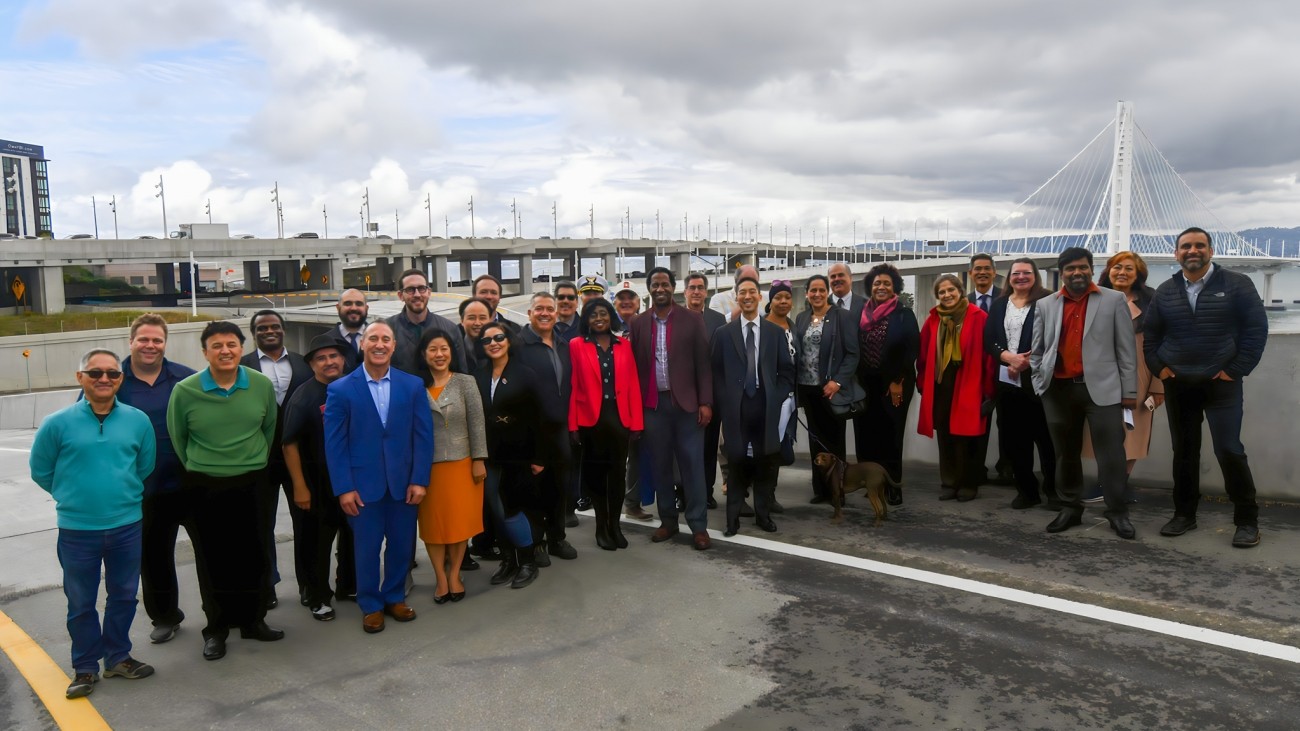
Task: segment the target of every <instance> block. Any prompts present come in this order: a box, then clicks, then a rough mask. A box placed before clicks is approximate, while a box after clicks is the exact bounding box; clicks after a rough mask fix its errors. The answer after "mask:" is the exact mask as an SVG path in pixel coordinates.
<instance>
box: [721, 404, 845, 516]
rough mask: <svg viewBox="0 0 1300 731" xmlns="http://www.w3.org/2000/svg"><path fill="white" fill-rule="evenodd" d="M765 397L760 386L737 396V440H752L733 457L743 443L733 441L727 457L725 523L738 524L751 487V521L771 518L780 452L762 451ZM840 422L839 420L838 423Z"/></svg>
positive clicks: (747, 441) (765, 407) (765, 421)
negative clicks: (749, 452) (743, 454)
mask: <svg viewBox="0 0 1300 731" xmlns="http://www.w3.org/2000/svg"><path fill="white" fill-rule="evenodd" d="M766 409H767V399H766V398H765V396H764V394H763V389H759V390H758V392H757V393H756V394H755V395H753V396H746V395H742V396H741V397H740V422H741V429H740V433H741V435H742V436H741V441H742V442H746V443H750V444H753V445H754V447H753V451H754V455H753V456H752V457H748V456H747V457H743V458H740V459H736V458H735V457H736V455H737V454H738V453H740V450H742V449H744V446H743V445H737V446H736V447H735V448H734V449H733V450H732V452H731V455H732V458H731V459H728V460H727V464H728V465H729V468H728V473H727V527H728V528H731V529H733V530H735V529H737V528H738V527H739V526H740V508H741V506H742V505H743V504H744V502H745V497H746V496H747V495H748V493H749V491H750V489H751V488H753V491H754V522H755V523H766V522H768V521H769V520H771V519H772V515H771V506H772V501H773V500H775V499H776V478H777V472H778V470H779V469H780V464H781V463H780V455H779V454H772V455H767V454H763V444H764V441H765V440H764V438H763V436H764V429H765V426H766V423H767V420H766V413H765V412H766ZM841 426H842V424H841Z"/></svg>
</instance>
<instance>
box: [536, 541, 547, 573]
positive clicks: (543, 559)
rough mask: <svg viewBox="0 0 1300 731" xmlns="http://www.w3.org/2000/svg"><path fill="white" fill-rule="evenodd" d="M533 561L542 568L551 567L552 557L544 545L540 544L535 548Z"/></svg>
mask: <svg viewBox="0 0 1300 731" xmlns="http://www.w3.org/2000/svg"><path fill="white" fill-rule="evenodd" d="M533 561H534V562H535V563H536V564H537V565H538V566H540V567H542V568H546V567H547V566H550V565H551V557H550V555H548V554H547V553H546V546H545V545H544V544H541V543H538V544H537V545H536V546H534V547H533Z"/></svg>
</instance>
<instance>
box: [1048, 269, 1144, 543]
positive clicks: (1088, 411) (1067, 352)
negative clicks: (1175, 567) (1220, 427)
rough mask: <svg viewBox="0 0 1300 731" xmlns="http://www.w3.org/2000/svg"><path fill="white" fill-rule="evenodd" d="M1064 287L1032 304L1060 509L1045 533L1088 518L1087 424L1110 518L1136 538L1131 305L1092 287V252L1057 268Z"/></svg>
mask: <svg viewBox="0 0 1300 731" xmlns="http://www.w3.org/2000/svg"><path fill="white" fill-rule="evenodd" d="M1057 266H1058V269H1059V270H1060V272H1061V280H1062V281H1063V282H1065V285H1064V286H1063V287H1062V288H1061V289H1060V291H1058V292H1053V293H1052V294H1050V295H1048V296H1046V297H1043V298H1042V299H1040V300H1038V302H1037V303H1036V304H1035V310H1034V339H1033V346H1032V349H1031V351H1030V354H1029V367H1030V373H1031V374H1032V377H1033V381H1034V392H1035V393H1037V394H1038V395H1039V396H1041V397H1042V398H1043V412H1044V413H1045V414H1046V415H1047V430H1048V431H1049V432H1051V434H1052V445H1053V446H1054V447H1055V448H1056V475H1057V476H1056V489H1057V491H1058V492H1059V493H1060V496H1061V503H1062V504H1063V506H1064V507H1063V508H1062V509H1061V512H1060V514H1059V515H1057V516H1056V519H1055V520H1053V521H1052V522H1051V523H1050V524H1049V525H1048V526H1047V532H1048V533H1059V532H1061V531H1063V530H1066V529H1068V528H1070V527H1072V526H1076V525H1079V524H1080V523H1081V522H1082V518H1083V502H1082V498H1083V466H1082V464H1081V456H1080V451H1081V450H1082V448H1083V430H1084V427H1085V425H1086V426H1087V428H1088V431H1089V433H1090V434H1091V435H1092V448H1093V452H1094V453H1095V454H1096V455H1097V476H1098V477H1099V478H1101V488H1102V492H1103V493H1104V494H1105V496H1106V519H1107V520H1108V521H1110V527H1111V529H1112V530H1114V531H1115V533H1116V535H1118V536H1119V537H1120V538H1126V539H1132V538H1133V537H1134V536H1135V533H1134V530H1133V524H1132V523H1130V522H1129V519H1128V504H1127V503H1125V502H1124V486H1125V484H1126V482H1127V481H1126V479H1125V458H1124V413H1123V411H1124V409H1129V410H1132V409H1133V408H1134V407H1135V406H1137V337H1136V336H1135V335H1134V333H1133V317H1132V315H1131V314H1130V313H1129V309H1128V300H1127V298H1126V297H1124V295H1123V294H1121V293H1119V292H1117V291H1115V290H1113V289H1100V288H1098V287H1097V285H1095V284H1093V282H1092V252H1090V251H1088V250H1087V249H1083V248H1079V247H1071V248H1069V249H1066V250H1065V251H1062V252H1061V255H1060V257H1059V258H1058V262H1057Z"/></svg>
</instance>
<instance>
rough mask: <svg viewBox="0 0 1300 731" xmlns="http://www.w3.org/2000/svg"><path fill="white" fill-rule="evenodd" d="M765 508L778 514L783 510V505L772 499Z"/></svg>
mask: <svg viewBox="0 0 1300 731" xmlns="http://www.w3.org/2000/svg"><path fill="white" fill-rule="evenodd" d="M767 509H768V510H769V511H771V512H773V513H776V514H778V515H780V514H782V513H784V512H785V506H784V505H782V504H781V503H778V502H777V501H776V500H772V502H771V503H769V504H768V506H767Z"/></svg>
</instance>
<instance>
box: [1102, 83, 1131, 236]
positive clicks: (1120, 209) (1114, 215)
mask: <svg viewBox="0 0 1300 731" xmlns="http://www.w3.org/2000/svg"><path fill="white" fill-rule="evenodd" d="M1132 192H1133V102H1126V101H1120V102H1119V103H1118V104H1116V106H1115V159H1114V163H1113V164H1112V166H1111V173H1110V235H1109V236H1107V238H1106V253H1107V254H1115V253H1117V252H1120V251H1128V250H1129V218H1130V215H1131V213H1132V208H1131V203H1132Z"/></svg>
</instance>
